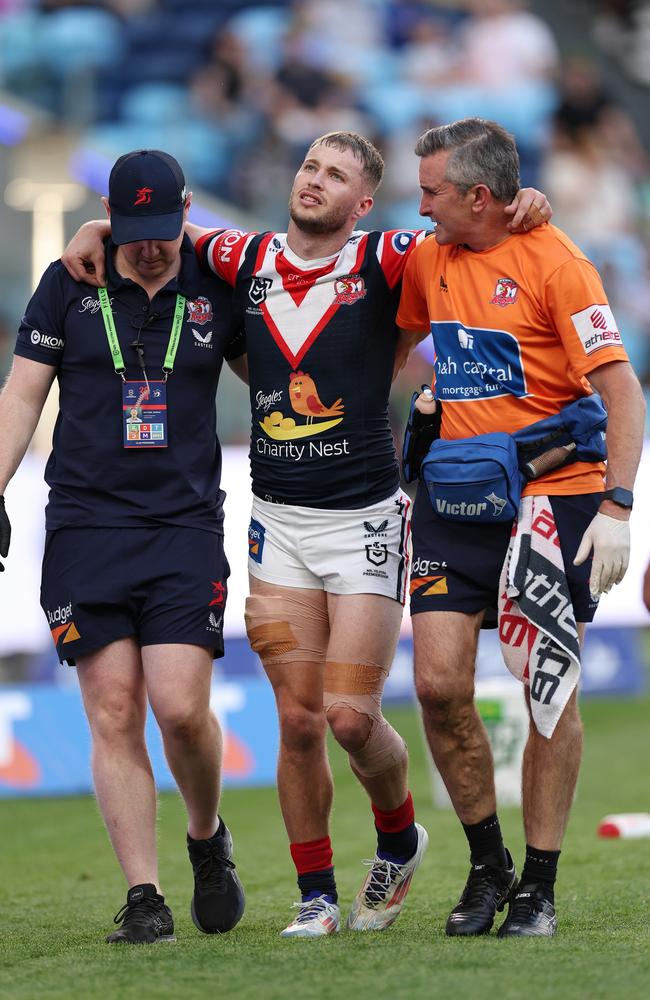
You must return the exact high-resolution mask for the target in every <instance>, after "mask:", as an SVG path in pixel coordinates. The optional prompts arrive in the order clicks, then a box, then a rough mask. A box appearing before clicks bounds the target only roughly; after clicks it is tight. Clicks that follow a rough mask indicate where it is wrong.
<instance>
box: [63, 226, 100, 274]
mask: <svg viewBox="0 0 650 1000" xmlns="http://www.w3.org/2000/svg"><path fill="white" fill-rule="evenodd" d="M110 235H111V224H110V222H109V221H108V219H93V220H92V221H91V222H84V224H83V226H81V227H80V228H79V229H78V230H77V232H76V233H75V234H74V236H73V237H72V239H71V240H70V242H69V243H68V245H67V247H66V248H65V250H64V251H63V255H62V256H61V263H62V264H63V265H64V267H65V268H66V270H67V271H68V273H69V274H70V277H72V278H74V280H75V281H85V282H87V283H88V284H89V285H95V287H98V288H101V287H103V286H104V285H105V284H106V261H105V249H104V240H105V239H107V237H109V236H110Z"/></svg>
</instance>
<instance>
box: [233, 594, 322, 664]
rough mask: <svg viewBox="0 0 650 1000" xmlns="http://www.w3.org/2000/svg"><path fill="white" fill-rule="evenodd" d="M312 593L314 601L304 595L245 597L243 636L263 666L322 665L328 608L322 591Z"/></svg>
mask: <svg viewBox="0 0 650 1000" xmlns="http://www.w3.org/2000/svg"><path fill="white" fill-rule="evenodd" d="M313 594H314V596H313V598H312V597H311V596H306V595H304V593H301V594H300V596H298V595H297V594H296V595H295V596H294V595H291V596H289V595H285V594H282V595H281V596H277V597H276V596H273V595H269V594H253V595H252V596H251V597H247V598H246V610H245V615H244V619H245V622H246V634H247V635H248V641H249V642H250V644H251V649H252V650H253V651H254V652H255V653H257V655H258V656H259V658H260V659H261V661H262V663H263V664H264V666H271V665H272V664H275V663H291V662H297V661H307V662H320V663H322V662H323V660H324V659H325V651H326V649H327V642H328V638H329V620H328V617H327V605H326V603H325V601H324V599H323V593H322V591H320V590H314V592H313Z"/></svg>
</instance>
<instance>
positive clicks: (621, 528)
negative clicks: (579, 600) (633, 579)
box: [573, 514, 630, 599]
mask: <svg viewBox="0 0 650 1000" xmlns="http://www.w3.org/2000/svg"><path fill="white" fill-rule="evenodd" d="M592 548H593V550H594V561H593V563H592V566H591V576H590V577H589V590H590V592H591V596H592V597H593V598H594V599H596V598H598V597H600V595H601V594H606V593H608V591H610V590H611V589H612V587H613V586H614V584H615V583H620V582H621V580H622V579H623V577H624V576H625V571H626V570H627V565H628V563H629V561H630V525H629V523H628V521H619V520H618V519H617V518H615V517H609V516H608V515H607V514H596V516H595V517H594V519H593V521H591V523H590V524H589V527H588V528H587V530H586V531H585V533H584V535H583V536H582V541H581V542H580V546H579V548H578V551H577V553H576V557H575V559H574V560H573V565H574V566H580V565H582V563H583V562H584V561H585V559H586V558H587V557H588V555H589V553H590V552H591V550H592Z"/></svg>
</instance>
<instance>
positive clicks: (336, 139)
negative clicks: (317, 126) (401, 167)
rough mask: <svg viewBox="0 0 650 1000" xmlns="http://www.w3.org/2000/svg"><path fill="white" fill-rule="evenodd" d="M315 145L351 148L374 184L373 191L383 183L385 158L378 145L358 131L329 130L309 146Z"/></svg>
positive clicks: (368, 178)
mask: <svg viewBox="0 0 650 1000" xmlns="http://www.w3.org/2000/svg"><path fill="white" fill-rule="evenodd" d="M314 146H330V147H332V148H334V149H349V150H350V152H351V153H352V155H353V156H354V157H355V159H357V160H359V162H360V163H361V165H362V167H363V173H364V175H365V177H366V180H367V181H368V182H369V184H370V185H371V186H372V191H373V192H375V191H376V190H377V188H378V187H379V185H380V184H381V180H382V177H383V176H384V158H383V156H382V155H381V153H380V152H379V150H378V149H377V147H376V146H374V145H373V144H372V143H371V142H370V139H366V138H365V136H363V135H359V133H358V132H327V133H326V134H325V135H321V136H319V137H318V138H317V139H314V141H313V142H312V144H311V146H310V147H309V148H310V149H313V148H314Z"/></svg>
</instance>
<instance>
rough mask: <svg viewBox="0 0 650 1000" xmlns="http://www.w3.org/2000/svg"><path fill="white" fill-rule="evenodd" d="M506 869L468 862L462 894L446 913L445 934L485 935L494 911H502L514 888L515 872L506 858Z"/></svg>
mask: <svg viewBox="0 0 650 1000" xmlns="http://www.w3.org/2000/svg"><path fill="white" fill-rule="evenodd" d="M506 856H507V858H508V862H509V867H508V868H494V867H492V866H491V865H474V864H473V865H472V867H471V870H470V873H469V878H468V879H467V882H466V883H465V888H464V889H463V894H462V896H461V897H460V899H459V900H458V903H457V904H456V906H455V907H454V908H453V910H452V911H451V913H450V914H449V918H448V920H447V926H446V928H445V931H446V933H447V934H448V935H449V936H450V937H456V936H458V935H468V934H487V933H488V932H489V930H490V928H491V927H492V924H493V923H494V917H495V915H496V912H497V910H502V909H503V907H504V906H505V905H506V903H507V902H508V900H509V899H510V897H511V895H512V893H513V892H514V890H515V889H516V888H517V873H516V871H515V866H514V864H513V861H512V858H511V857H510V853H509V851H506Z"/></svg>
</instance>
